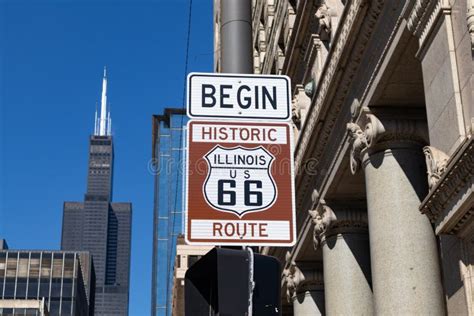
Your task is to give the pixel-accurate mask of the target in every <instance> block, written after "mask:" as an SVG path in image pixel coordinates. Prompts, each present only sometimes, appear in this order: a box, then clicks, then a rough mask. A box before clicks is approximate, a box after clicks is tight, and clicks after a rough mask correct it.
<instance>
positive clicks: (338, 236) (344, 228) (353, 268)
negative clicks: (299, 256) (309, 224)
mask: <svg viewBox="0 0 474 316" xmlns="http://www.w3.org/2000/svg"><path fill="white" fill-rule="evenodd" d="M310 215H311V217H312V218H313V223H314V224H315V225H314V244H315V247H316V248H317V247H322V250H323V264H324V269H323V271H324V288H325V289H324V292H325V298H326V300H325V302H326V313H327V315H329V316H331V315H372V314H373V303H372V289H371V282H372V280H371V273H370V250H369V235H368V227H367V213H366V211H365V210H364V209H363V208H357V206H356V205H355V204H354V203H347V204H346V205H345V206H344V205H342V204H341V205H338V206H336V205H334V204H332V208H330V207H329V206H328V205H326V203H325V202H324V201H323V200H322V201H321V202H320V203H319V205H318V206H317V207H316V210H315V211H310Z"/></svg>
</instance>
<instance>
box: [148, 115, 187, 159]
mask: <svg viewBox="0 0 474 316" xmlns="http://www.w3.org/2000/svg"><path fill="white" fill-rule="evenodd" d="M172 114H179V115H186V109H184V108H165V109H164V114H153V115H152V127H151V158H152V159H153V160H155V158H156V157H155V146H156V141H157V138H158V126H159V125H160V122H164V123H165V124H166V126H168V127H169V126H170V125H171V121H170V119H171V115H172Z"/></svg>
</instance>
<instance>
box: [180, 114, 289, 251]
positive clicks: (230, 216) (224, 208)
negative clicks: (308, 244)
mask: <svg viewBox="0 0 474 316" xmlns="http://www.w3.org/2000/svg"><path fill="white" fill-rule="evenodd" d="M187 137H188V151H187V163H186V165H187V171H186V172H187V177H186V182H187V185H186V189H187V190H186V208H187V210H186V224H185V236H186V241H187V242H188V243H190V244H209V245H259V246H263V245H269V246H291V245H293V244H294V242H295V236H296V232H295V215H294V214H295V212H294V199H293V196H294V184H293V179H294V177H293V172H294V171H293V155H292V152H293V151H292V141H293V133H292V129H291V127H290V125H289V124H288V123H284V122H282V123H262V122H217V121H197V120H191V121H189V123H188V135H187Z"/></svg>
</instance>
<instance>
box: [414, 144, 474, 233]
mask: <svg viewBox="0 0 474 316" xmlns="http://www.w3.org/2000/svg"><path fill="white" fill-rule="evenodd" d="M428 168H429V167H428ZM443 169H444V171H443V172H442V173H441V174H438V175H437V176H438V177H439V179H437V182H436V183H435V184H434V185H433V186H432V188H431V190H430V192H429V193H428V196H426V198H425V199H424V200H423V202H422V203H421V205H420V211H421V213H423V214H426V215H427V216H428V217H429V218H430V220H431V221H432V222H433V223H435V225H436V228H435V230H436V233H437V234H458V233H461V232H462V231H463V230H464V228H466V227H467V226H468V225H470V224H471V222H472V221H473V220H474V184H473V182H474V139H473V138H472V137H468V138H466V140H465V141H464V143H463V144H462V145H461V146H460V148H459V150H458V151H457V152H456V153H455V154H454V155H452V156H451V158H450V160H448V161H447V164H446V166H445V167H444V168H443Z"/></svg>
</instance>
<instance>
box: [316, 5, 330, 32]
mask: <svg viewBox="0 0 474 316" xmlns="http://www.w3.org/2000/svg"><path fill="white" fill-rule="evenodd" d="M314 16H315V18H316V19H317V20H318V21H319V32H318V33H319V36H320V37H321V40H329V38H330V36H331V15H330V11H329V7H328V6H327V4H326V1H323V2H322V3H321V5H320V6H319V7H318V9H317V10H316V13H315V14H314Z"/></svg>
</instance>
